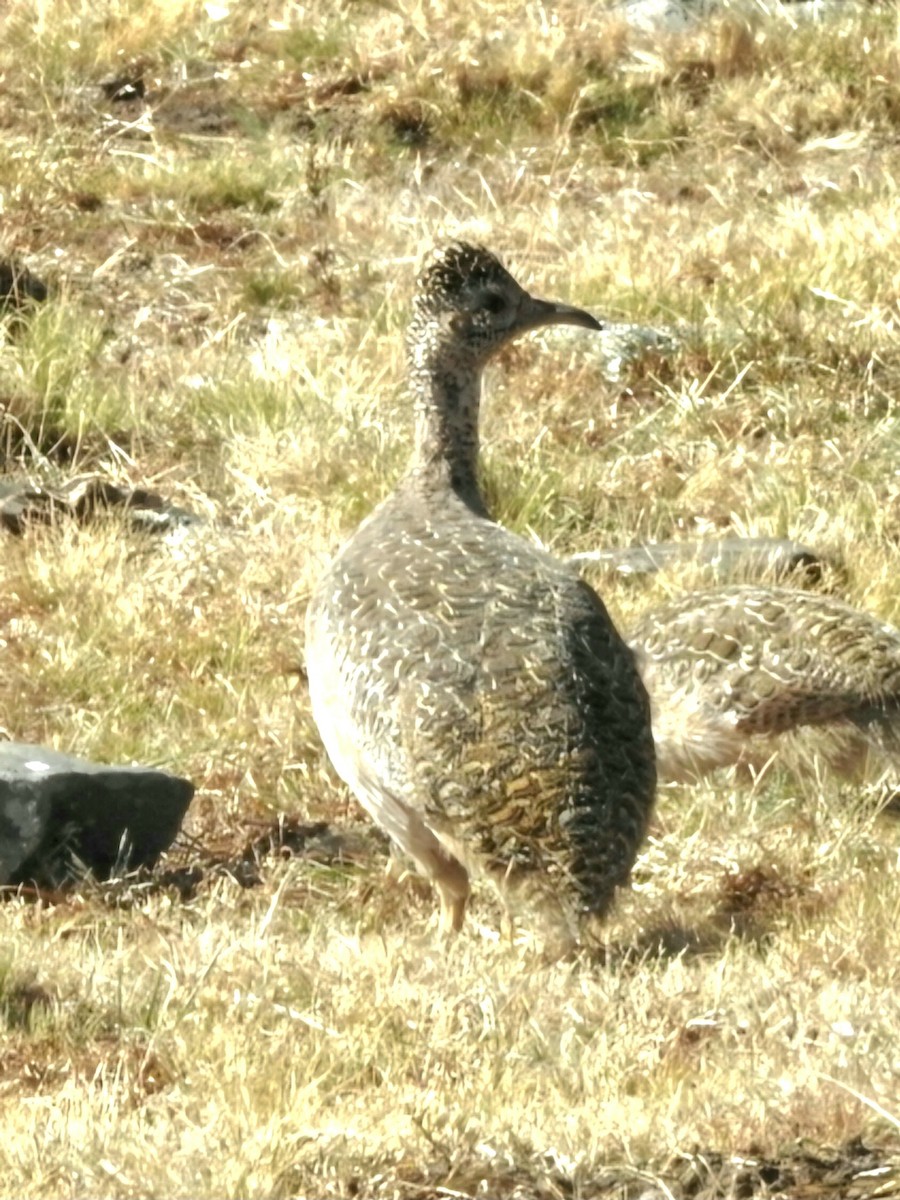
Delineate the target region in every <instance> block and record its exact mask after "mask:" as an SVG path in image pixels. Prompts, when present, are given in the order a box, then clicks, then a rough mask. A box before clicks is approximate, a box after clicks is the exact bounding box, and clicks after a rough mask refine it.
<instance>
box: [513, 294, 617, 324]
mask: <svg viewBox="0 0 900 1200" xmlns="http://www.w3.org/2000/svg"><path fill="white" fill-rule="evenodd" d="M544 325H581V326H582V327H583V328H584V329H593V330H595V331H596V330H599V329H602V328H603V325H602V323H601V322H600V321H598V320H597V318H596V317H592V316H591V314H590V313H589V312H585V310H584V309H583V308H574V307H573V306H572V305H571V304H556V303H554V302H553V301H552V300H538V299H536V298H535V297H534V296H529V297H528V298H527V299H526V300H525V302H524V303H523V304H522V307H521V309H520V310H519V320H518V327H519V331H520V332H521V331H524V330H528V329H540V328H541V327H542V326H544Z"/></svg>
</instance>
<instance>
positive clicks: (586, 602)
mask: <svg viewBox="0 0 900 1200" xmlns="http://www.w3.org/2000/svg"><path fill="white" fill-rule="evenodd" d="M554 324H568V325H580V326H583V327H584V328H585V329H593V330H596V329H599V328H600V326H599V324H598V322H597V321H596V320H595V319H594V318H593V317H592V316H590V315H589V314H588V313H586V312H584V311H582V310H581V309H578V308H572V307H570V306H568V305H565V304H554V303H550V302H548V301H544V300H538V299H535V298H534V297H532V296H531V295H529V294H528V292H526V291H525V290H524V289H523V288H522V287H520V286H519V284H518V283H516V281H515V280H514V279H513V278H512V276H511V275H510V274H509V273H508V272H507V271H506V270H505V269H504V268H503V267H502V266H501V264H500V263H499V262H498V260H497V259H496V258H495V257H494V256H493V255H492V254H490V253H489V252H488V251H486V250H484V249H482V248H481V247H476V246H471V245H468V244H465V243H454V244H452V245H450V246H449V247H447V248H444V249H442V250H440V251H438V252H436V253H435V254H434V256H433V258H432V259H431V261H430V262H429V264H428V265H427V267H426V268H425V270H424V271H423V273H422V275H421V276H420V278H419V280H418V286H417V289H416V293H415V297H414V300H413V316H412V320H411V323H410V327H409V333H408V359H409V373H410V383H411V388H412V392H413V398H414V407H415V446H414V451H413V456H412V461H411V463H410V465H409V469H408V471H407V473H406V475H405V477H404V478H403V479H402V481H401V482H400V484H399V485H398V487H397V488H396V490H395V491H394V492H393V493H392V495H390V496H389V497H388V498H387V500H385V501H384V502H383V503H382V504H381V505H380V506H379V507H378V508H377V509H376V510H375V511H374V512H373V513H372V515H371V516H370V517H369V518H368V520H366V521H364V522H363V524H362V525H361V526H360V527H359V529H358V530H357V531H356V533H355V534H354V535H353V537H352V538H351V539H350V541H349V542H348V543H347V544H346V545H345V546H344V548H343V549H342V550H341V551H340V553H339V554H338V556H337V557H336V558H335V560H334V561H333V562H332V564H331V566H330V567H329V568H328V570H327V572H326V574H325V576H324V578H323V579H322V580H321V581H320V583H319V584H318V586H317V588H316V590H315V592H314V595H313V597H312V600H311V602H310V605H309V610H308V614H307V670H308V674H309V683H310V695H311V699H312V706H313V714H314V717H315V720H316V723H317V725H318V728H319V731H320V733H321V735H322V740H323V741H324V743H325V746H326V748H327V750H328V753H329V755H330V757H331V760H332V762H333V764H334V766H335V768H336V769H337V771H338V773H339V774H340V775H341V776H342V777H343V779H344V780H345V781H346V782H347V784H348V785H349V786H350V788H351V789H352V791H353V792H354V794H355V795H356V798H357V799H358V800H359V802H360V804H362V806H363V808H365V809H366V811H367V812H368V813H369V815H370V816H371V817H372V818H373V819H374V821H375V822H376V823H377V824H378V825H379V826H380V827H381V828H382V829H384V830H385V832H386V833H387V834H389V836H390V837H391V838H392V839H393V840H394V842H396V843H397V845H399V846H400V847H401V848H402V849H403V850H404V851H406V853H407V854H409V855H410V856H411V857H412V859H413V860H414V861H415V863H416V864H417V866H418V867H419V869H420V870H421V871H422V872H423V873H424V874H425V875H426V876H427V877H428V878H430V879H431V880H432V881H433V883H434V885H435V886H436V888H437V891H438V895H439V897H440V903H441V927H442V929H443V930H444V931H446V932H449V931H452V930H457V929H459V928H460V926H461V925H462V922H463V917H464V913H465V907H466V902H467V898H468V895H469V877H470V873H471V872H473V871H476V872H480V873H485V874H487V875H489V876H490V877H492V878H493V879H494V881H495V882H497V883H498V884H499V885H500V886H501V890H502V892H503V894H504V896H505V897H506V898H507V900H508V901H510V902H512V904H513V907H514V908H515V907H516V903H515V902H516V899H517V898H522V899H524V900H526V901H531V902H532V904H533V903H534V902H536V903H537V904H539V905H540V908H541V911H542V913H544V914H545V915H547V916H549V917H551V918H552V919H553V924H554V925H557V923H558V922H562V924H563V926H564V928H565V930H566V931H567V932H569V933H572V934H573V935H575V936H577V935H578V932H579V929H580V927H581V924H582V920H583V918H584V917H586V916H589V915H602V914H603V913H604V912H605V911H606V909H607V908H608V907H609V904H610V902H611V900H612V897H613V894H614V891H615V889H616V887H617V886H618V885H620V884H623V883H625V882H626V880H627V879H628V876H629V873H630V870H631V867H632V864H633V862H634V859H635V856H636V854H637V850H638V847H639V845H640V843H641V840H642V838H643V835H644V831H645V828H646V824H647V821H648V818H649V815H650V812H651V809H652V805H653V799H654V793H655V780H656V772H655V760H654V750H653V739H652V734H651V730H650V714H649V703H648V699H647V695H646V692H645V690H644V687H643V685H642V683H641V680H640V677H639V675H638V672H637V669H636V667H635V663H634V659H633V656H632V653H631V651H630V650H629V649H628V647H627V646H626V645H625V643H624V642H623V640H622V639H621V637H620V636H619V634H618V633H617V632H616V629H615V628H614V626H613V623H612V621H611V620H610V617H609V615H608V613H607V611H606V609H605V607H604V605H603V603H602V601H601V600H600V598H599V597H598V596H597V594H596V593H595V592H594V591H593V590H592V589H591V588H590V587H589V586H588V585H587V584H586V583H584V582H583V581H582V580H581V579H580V578H579V577H578V575H577V574H576V573H575V571H574V570H573V569H572V568H571V567H568V566H566V565H564V564H563V563H561V562H559V561H558V560H556V559H554V558H553V557H552V556H551V555H549V554H547V553H546V552H544V551H543V550H541V549H539V548H538V547H536V546H534V545H532V544H531V543H530V542H527V541H525V540H524V539H523V538H521V537H518V536H517V535H516V534H513V533H511V532H510V531H509V530H507V529H504V528H503V527H502V526H500V525H498V524H497V523H496V522H495V521H494V520H493V519H492V518H491V516H490V514H489V512H488V510H487V507H486V504H485V501H484V496H483V494H482V491H481V487H480V485H479V479H478V450H479V438H478V411H479V401H480V391H481V373H482V369H483V367H484V365H485V363H486V362H487V360H488V359H489V358H490V357H491V355H493V354H494V353H495V352H496V351H497V350H499V349H500V348H501V347H502V346H503V345H505V344H506V343H507V342H509V341H510V340H511V339H512V338H514V337H516V336H517V335H519V334H522V333H526V332H528V331H529V330H532V329H537V328H539V327H541V326H546V325H554Z"/></svg>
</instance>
